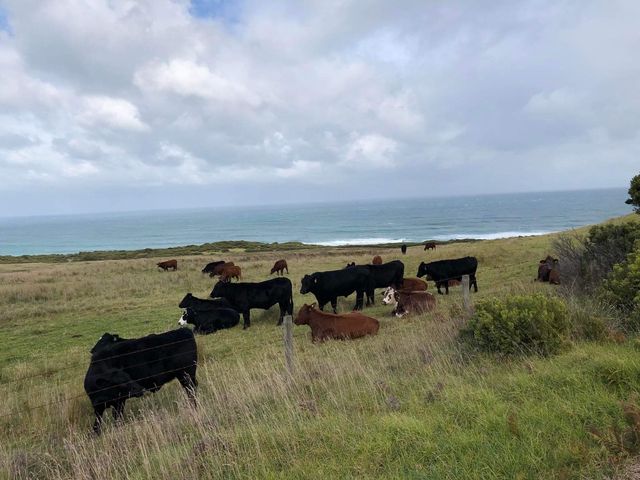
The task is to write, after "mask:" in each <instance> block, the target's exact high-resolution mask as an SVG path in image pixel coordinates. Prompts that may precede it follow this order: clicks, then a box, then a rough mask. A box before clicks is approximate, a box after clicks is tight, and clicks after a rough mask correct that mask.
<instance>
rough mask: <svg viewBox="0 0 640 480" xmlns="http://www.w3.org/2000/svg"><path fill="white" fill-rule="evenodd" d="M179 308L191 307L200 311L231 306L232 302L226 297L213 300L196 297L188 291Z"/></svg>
mask: <svg viewBox="0 0 640 480" xmlns="http://www.w3.org/2000/svg"><path fill="white" fill-rule="evenodd" d="M178 307H179V308H190V309H192V310H197V311H199V312H203V311H208V310H216V309H218V308H231V304H230V303H229V302H228V301H227V300H226V299H224V298H214V299H213V300H204V299H202V298H198V297H194V296H193V295H192V294H191V293H187V294H186V295H185V296H184V298H183V299H182V300H181V301H180V303H179V304H178Z"/></svg>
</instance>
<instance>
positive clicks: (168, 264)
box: [156, 260, 178, 272]
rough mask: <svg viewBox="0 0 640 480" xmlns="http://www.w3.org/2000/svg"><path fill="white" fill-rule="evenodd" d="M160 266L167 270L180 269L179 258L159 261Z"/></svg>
mask: <svg viewBox="0 0 640 480" xmlns="http://www.w3.org/2000/svg"><path fill="white" fill-rule="evenodd" d="M156 265H158V268H161V269H162V270H164V271H165V272H166V271H167V270H174V271H175V270H178V261H177V260H165V261H164V262H158V263H157V264H156Z"/></svg>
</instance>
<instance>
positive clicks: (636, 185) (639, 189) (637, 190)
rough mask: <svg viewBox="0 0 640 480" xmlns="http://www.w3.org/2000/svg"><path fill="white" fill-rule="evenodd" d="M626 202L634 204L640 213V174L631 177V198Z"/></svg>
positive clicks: (636, 210)
mask: <svg viewBox="0 0 640 480" xmlns="http://www.w3.org/2000/svg"><path fill="white" fill-rule="evenodd" d="M625 203H627V204H628V205H633V206H634V210H635V212H636V213H638V214H640V174H638V175H636V176H635V177H633V178H632V179H631V186H630V187H629V198H628V199H627V201H626V202H625Z"/></svg>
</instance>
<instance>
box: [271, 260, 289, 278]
mask: <svg viewBox="0 0 640 480" xmlns="http://www.w3.org/2000/svg"><path fill="white" fill-rule="evenodd" d="M285 270H286V271H287V275H289V266H288V265H287V261H286V260H284V259H282V260H278V261H277V262H276V263H274V264H273V268H272V269H271V273H270V274H269V275H273V274H274V272H278V275H284V271H285Z"/></svg>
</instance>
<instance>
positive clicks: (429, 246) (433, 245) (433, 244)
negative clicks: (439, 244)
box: [424, 242, 436, 250]
mask: <svg viewBox="0 0 640 480" xmlns="http://www.w3.org/2000/svg"><path fill="white" fill-rule="evenodd" d="M424 249H425V250H435V249H436V242H426V243H425V244H424Z"/></svg>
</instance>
